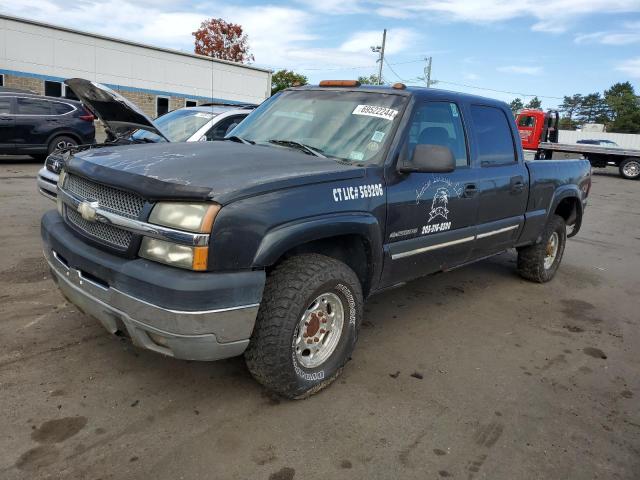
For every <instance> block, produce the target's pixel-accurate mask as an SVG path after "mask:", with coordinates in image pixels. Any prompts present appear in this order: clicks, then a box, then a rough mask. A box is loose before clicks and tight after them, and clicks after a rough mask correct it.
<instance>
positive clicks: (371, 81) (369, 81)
mask: <svg viewBox="0 0 640 480" xmlns="http://www.w3.org/2000/svg"><path fill="white" fill-rule="evenodd" d="M358 81H359V82H360V83H361V84H362V85H379V83H380V82H379V81H378V75H369V76H368V77H358Z"/></svg>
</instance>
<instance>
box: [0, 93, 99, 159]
mask: <svg viewBox="0 0 640 480" xmlns="http://www.w3.org/2000/svg"><path fill="white" fill-rule="evenodd" d="M93 120H94V116H93V114H92V113H91V112H89V111H88V110H87V109H86V108H85V107H84V106H83V105H82V103H80V102H77V101H75V100H69V99H67V98H58V97H43V96H41V95H36V94H33V93H26V92H25V93H22V92H16V91H0V154H4V155H31V156H32V157H34V158H41V159H43V160H44V158H45V157H46V156H47V155H48V154H49V153H51V152H53V151H55V150H59V149H61V148H68V147H72V146H75V145H81V144H87V143H94V142H95V134H96V130H95V126H94V124H93Z"/></svg>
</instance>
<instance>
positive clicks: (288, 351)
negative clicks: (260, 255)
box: [244, 254, 363, 399]
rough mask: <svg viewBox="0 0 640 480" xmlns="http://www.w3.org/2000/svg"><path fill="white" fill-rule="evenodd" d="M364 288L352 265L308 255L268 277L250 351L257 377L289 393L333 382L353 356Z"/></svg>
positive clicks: (314, 389)
mask: <svg viewBox="0 0 640 480" xmlns="http://www.w3.org/2000/svg"><path fill="white" fill-rule="evenodd" d="M362 303H363V300H362V289H361V286H360V282H359V280H358V277H357V276H356V274H355V273H354V272H353V270H351V269H350V268H349V267H348V266H347V265H345V264H344V263H342V262H339V261H337V260H334V259H332V258H329V257H325V256H324V255H317V254H304V255H297V256H295V257H291V258H289V259H287V260H285V261H284V262H282V263H281V264H280V265H279V266H278V267H276V268H275V270H274V271H273V272H272V273H271V274H270V275H269V276H268V277H267V283H266V285H265V290H264V294H263V300H262V303H261V304H260V310H259V312H258V318H257V320H256V326H255V328H254V330H253V334H252V336H251V341H250V343H249V347H248V348H247V350H246V352H245V354H244V356H245V361H246V364H247V367H248V368H249V371H250V372H251V374H252V375H253V377H254V378H255V379H256V380H257V381H258V382H260V383H261V384H262V385H264V386H265V387H267V388H268V389H269V390H272V391H274V392H276V393H278V394H280V395H282V396H284V397H287V398H294V399H300V398H306V397H308V396H310V395H312V394H314V393H316V392H318V391H320V390H322V389H323V388H325V387H326V386H328V385H329V384H330V383H331V382H333V381H334V380H335V379H336V378H337V377H338V375H340V373H341V371H342V369H343V367H344V365H345V363H346V362H347V361H348V360H349V358H350V357H351V353H352V352H353V349H354V347H355V344H356V340H357V337H358V329H359V326H360V322H361V319H362Z"/></svg>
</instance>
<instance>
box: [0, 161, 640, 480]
mask: <svg viewBox="0 0 640 480" xmlns="http://www.w3.org/2000/svg"><path fill="white" fill-rule="evenodd" d="M39 167H40V164H39V163H37V162H33V161H29V160H28V159H22V160H17V159H8V158H4V159H2V158H0V181H1V182H2V183H1V184H0V185H1V186H0V225H1V230H0V339H2V347H0V411H1V412H2V414H1V415H0V432H2V434H0V478H2V479H5V480H12V479H40V478H64V479H85V478H86V479H151V478H153V479H270V480H287V479H294V478H295V479H302V478H305V479H316V478H317V479H327V478H330V479H353V478H366V479H414V478H415V479H438V478H458V479H466V480H475V479H491V480H496V479H508V480H514V479H545V480H548V479H596V478H597V479H638V478H640V401H639V399H640V353H639V348H638V347H639V345H640V342H639V341H640V333H639V329H638V327H639V326H640V313H639V311H640V302H639V301H638V292H639V291H640V273H639V272H640V249H639V248H638V247H639V246H640V202H639V200H640V182H633V181H628V180H623V179H622V178H620V177H618V176H617V172H616V171H615V170H614V169H612V168H611V169H608V170H606V171H603V170H595V176H594V182H593V188H592V194H591V197H590V205H589V207H588V210H587V212H586V217H585V221H584V227H583V230H582V232H581V233H580V234H579V236H578V237H576V238H574V239H571V240H569V242H568V245H567V248H566V252H565V256H564V261H563V264H562V266H561V267H560V270H559V272H558V275H557V276H556V278H555V279H554V281H552V282H551V283H548V284H545V285H538V284H533V283H529V282H526V281H524V280H522V279H520V278H519V277H518V276H517V274H516V272H515V254H514V253H513V252H509V253H506V254H503V255H500V256H497V257H494V258H492V259H489V260H485V261H482V262H480V263H477V264H475V265H472V266H469V267H466V268H463V269H459V270H456V271H454V272H451V273H447V274H443V275H435V276H431V277H428V278H424V279H420V280H417V281H414V282H411V283H410V284H408V285H406V286H405V287H403V288H399V289H396V290H391V291H388V292H386V293H384V294H381V295H378V296H375V297H373V298H371V299H370V300H369V301H368V303H367V305H366V317H365V321H364V324H363V328H362V331H361V335H360V339H359V343H358V345H357V347H356V351H355V354H354V355H353V359H352V361H351V362H349V364H348V365H347V367H346V369H345V371H344V373H343V375H342V376H341V377H340V378H339V379H338V380H337V381H336V382H335V383H334V384H333V385H332V386H331V387H330V388H329V389H327V390H326V391H324V392H322V393H320V394H318V395H316V396H313V397H312V398H310V399H308V400H304V401H286V400H282V399H280V398H278V397H275V396H273V395H270V394H268V393H267V392H265V391H264V390H263V389H262V388H261V387H260V386H259V385H258V384H257V383H256V382H254V381H253V380H252V378H251V377H250V375H249V374H248V372H247V370H246V368H245V366H244V363H243V360H242V358H235V359H230V360H226V361H220V362H216V363H194V362H186V361H178V360H174V359H171V358H165V357H162V356H160V355H157V354H154V353H151V352H145V351H141V350H139V349H137V348H135V347H132V346H131V345H130V344H129V343H128V342H127V341H126V340H124V339H121V338H118V337H113V336H110V335H109V334H107V333H106V332H105V331H104V330H103V329H102V327H101V326H100V325H99V324H98V322H97V321H94V320H92V319H91V318H89V317H86V316H85V315H83V314H81V313H79V312H78V310H76V309H75V308H74V307H73V306H72V305H70V304H68V303H67V302H65V300H64V299H63V298H62V296H61V295H60V294H59V293H58V291H57V290H56V287H55V286H54V284H53V282H52V280H51V278H50V275H49V273H48V271H47V267H46V266H45V262H44V260H43V258H42V249H41V243H40V235H39V221H40V217H41V215H42V214H43V213H44V212H45V211H47V210H48V209H52V208H53V207H54V205H53V203H52V202H50V201H49V200H47V199H45V198H44V197H42V196H40V195H39V194H38V193H37V191H36V186H35V180H34V176H35V174H36V172H37V170H38V168H39Z"/></svg>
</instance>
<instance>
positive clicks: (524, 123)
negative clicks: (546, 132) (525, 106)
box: [518, 115, 536, 128]
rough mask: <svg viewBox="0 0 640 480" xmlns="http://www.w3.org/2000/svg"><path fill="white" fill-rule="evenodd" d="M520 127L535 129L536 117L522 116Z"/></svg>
mask: <svg viewBox="0 0 640 480" xmlns="http://www.w3.org/2000/svg"><path fill="white" fill-rule="evenodd" d="M518 126H519V127H529V128H533V127H535V126H536V117H534V116H533V115H520V118H518Z"/></svg>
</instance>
